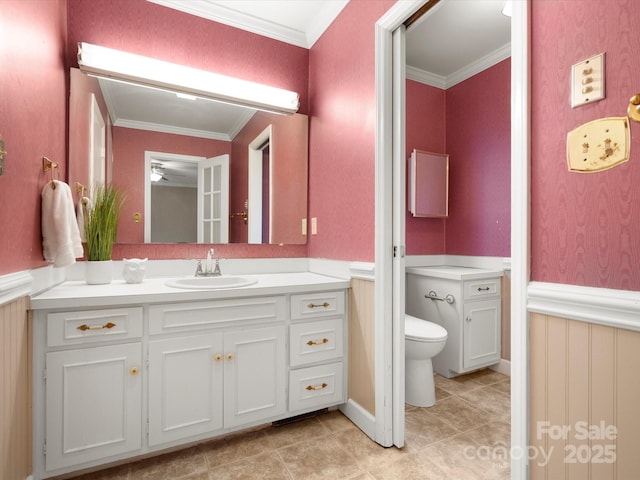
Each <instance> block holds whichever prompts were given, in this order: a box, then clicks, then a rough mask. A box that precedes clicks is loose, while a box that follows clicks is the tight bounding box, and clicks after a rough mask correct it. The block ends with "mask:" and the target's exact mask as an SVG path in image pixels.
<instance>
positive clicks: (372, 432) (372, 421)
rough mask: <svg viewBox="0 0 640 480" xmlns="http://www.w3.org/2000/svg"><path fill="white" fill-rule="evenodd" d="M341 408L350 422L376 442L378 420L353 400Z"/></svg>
mask: <svg viewBox="0 0 640 480" xmlns="http://www.w3.org/2000/svg"><path fill="white" fill-rule="evenodd" d="M339 408H340V411H341V412H342V413H344V415H345V416H346V417H347V418H348V419H349V420H351V421H352V422H353V423H354V424H355V425H356V426H357V427H358V428H359V429H360V430H362V431H363V432H364V433H365V434H366V435H367V436H368V437H369V438H371V440H374V441H375V436H376V418H375V417H374V416H373V415H371V414H370V413H369V412H368V411H367V410H365V409H364V408H362V407H361V406H360V405H359V404H358V403H357V402H355V401H353V400H351V399H349V400H347V403H345V404H344V405H341V406H340V407H339Z"/></svg>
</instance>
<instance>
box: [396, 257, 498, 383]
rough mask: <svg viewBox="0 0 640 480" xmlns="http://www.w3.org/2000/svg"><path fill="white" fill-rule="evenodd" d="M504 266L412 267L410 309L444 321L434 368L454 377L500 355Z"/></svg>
mask: <svg viewBox="0 0 640 480" xmlns="http://www.w3.org/2000/svg"><path fill="white" fill-rule="evenodd" d="M502 275H503V272H502V271H500V270H485V269H477V268H468V267H451V266H441V267H411V268H407V282H406V311H407V313H408V314H409V315H413V316H415V317H418V318H422V319H425V320H428V321H430V322H433V323H437V324H438V325H442V326H443V327H444V328H445V329H446V330H447V343H446V345H445V347H444V349H443V351H442V352H441V353H440V354H438V355H436V356H435V357H434V358H433V360H432V362H433V369H434V371H435V372H436V373H438V374H440V375H443V376H445V377H448V378H451V377H454V376H456V375H459V374H462V373H467V372H470V371H472V370H477V369H479V368H483V367H487V366H489V365H494V364H496V363H498V362H499V361H500V326H501V321H502V312H501V298H500V297H501V295H500V293H501V287H500V285H501V277H502Z"/></svg>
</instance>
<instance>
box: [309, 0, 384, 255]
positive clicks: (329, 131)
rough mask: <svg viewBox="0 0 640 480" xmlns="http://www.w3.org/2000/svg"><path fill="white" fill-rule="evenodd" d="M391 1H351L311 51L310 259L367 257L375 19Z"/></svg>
mask: <svg viewBox="0 0 640 480" xmlns="http://www.w3.org/2000/svg"><path fill="white" fill-rule="evenodd" d="M394 3H395V2H394V1H391V0H384V1H383V0H379V1H373V2H372V1H369V0H352V1H351V2H349V4H348V5H347V6H346V7H345V9H344V10H343V11H342V13H341V14H340V16H339V17H338V18H337V19H336V20H335V21H334V22H333V23H332V24H331V26H330V27H329V29H327V31H326V32H325V33H324V35H323V36H322V37H321V38H320V40H318V41H317V42H316V44H315V45H314V46H313V47H312V48H311V51H310V56H309V92H310V95H311V96H310V108H311V119H310V124H311V133H310V137H309V159H310V165H309V217H316V218H317V219H318V234H317V235H311V236H310V237H309V256H310V257H320V258H331V259H344V260H358V261H373V260H374V255H375V251H374V250H375V249H374V247H375V221H374V219H375V125H376V100H375V23H376V21H378V19H379V18H380V17H381V16H382V15H383V14H384V13H385V12H386V10H387V9H388V8H389V7H391V6H392V5H393V4H394Z"/></svg>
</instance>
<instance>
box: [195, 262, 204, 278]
mask: <svg viewBox="0 0 640 480" xmlns="http://www.w3.org/2000/svg"><path fill="white" fill-rule="evenodd" d="M203 273H204V272H203V271H202V260H198V263H197V265H196V277H197V276H198V275H202V274H203Z"/></svg>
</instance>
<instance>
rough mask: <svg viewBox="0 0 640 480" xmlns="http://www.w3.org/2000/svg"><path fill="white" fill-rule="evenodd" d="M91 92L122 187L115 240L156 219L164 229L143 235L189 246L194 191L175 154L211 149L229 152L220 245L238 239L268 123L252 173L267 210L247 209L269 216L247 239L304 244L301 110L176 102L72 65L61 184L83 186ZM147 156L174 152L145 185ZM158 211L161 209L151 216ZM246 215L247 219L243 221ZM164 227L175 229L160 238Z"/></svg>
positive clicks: (189, 167) (140, 238)
mask: <svg viewBox="0 0 640 480" xmlns="http://www.w3.org/2000/svg"><path fill="white" fill-rule="evenodd" d="M116 83H117V85H114V84H116ZM113 87H118V88H113ZM91 95H94V96H95V98H96V103H97V105H98V106H99V108H100V112H101V115H102V117H103V118H104V121H105V125H106V128H105V135H106V141H105V144H106V146H105V158H106V167H105V171H106V173H105V176H106V180H107V181H111V182H113V183H115V184H117V185H119V186H120V187H122V188H123V189H124V191H125V192H126V193H127V202H126V204H125V207H124V209H123V213H122V216H121V221H120V225H119V228H118V243H142V242H145V223H150V225H151V226H153V221H154V218H155V217H157V216H160V217H161V218H162V221H163V222H164V223H165V227H163V229H162V230H163V232H164V233H162V234H161V235H158V236H157V237H156V238H154V237H152V236H150V235H147V236H146V241H151V242H169V243H176V242H187V243H193V242H195V241H196V240H197V238H196V240H194V239H193V231H192V227H187V226H186V225H185V224H186V223H188V224H189V225H193V224H195V225H196V226H197V224H198V223H197V217H198V212H197V208H196V209H193V205H194V203H195V204H196V205H197V201H194V196H195V198H197V194H195V193H193V191H194V190H197V183H196V179H197V173H195V172H197V169H195V167H194V165H193V161H191V162H178V161H175V159H176V158H180V157H181V156H182V157H185V158H186V157H189V158H192V160H193V158H199V159H206V158H211V157H217V156H220V155H228V156H229V188H228V199H227V201H226V204H227V206H228V209H227V213H225V215H226V217H227V221H228V229H227V232H226V235H223V237H224V236H226V237H228V241H229V242H234V243H247V242H248V226H249V225H248V224H249V222H250V221H251V217H252V211H251V209H250V210H249V211H248V210H247V206H246V205H247V201H248V199H249V197H250V194H249V166H248V164H249V144H250V143H251V142H252V141H254V140H255V138H256V137H257V136H258V134H259V133H260V132H262V131H263V130H264V129H265V128H266V127H267V126H271V129H272V135H271V139H270V141H269V148H268V149H267V150H266V151H267V152H268V153H269V158H270V161H269V162H267V163H266V164H265V165H267V167H266V168H264V169H263V171H262V172H261V174H260V175H261V179H263V181H264V185H265V188H264V189H263V190H262V191H263V192H268V195H267V196H266V197H265V199H264V200H265V208H267V210H266V211H265V209H263V208H262V204H261V203H255V204H254V206H253V215H254V217H260V218H261V219H264V220H265V222H267V220H268V223H265V225H264V227H261V231H263V232H265V233H264V234H263V235H262V236H261V237H260V240H259V241H255V240H254V243H274V244H280V245H295V244H305V243H306V235H303V234H302V229H301V225H302V223H303V220H304V219H306V213H307V171H308V119H307V116H306V115H302V114H294V115H279V114H273V113H266V112H261V111H256V110H253V109H248V108H244V107H235V106H230V105H225V104H221V103H219V102H213V101H210V100H202V99H198V100H194V99H192V98H179V97H178V95H176V94H175V93H172V92H166V91H157V90H156V91H153V90H150V89H148V88H144V87H138V86H134V85H129V84H121V83H119V82H110V81H106V80H103V79H100V80H98V79H96V78H93V77H89V76H88V75H85V74H84V73H82V72H80V71H79V70H78V69H76V68H72V69H71V91H70V112H69V122H70V128H69V181H70V182H80V183H82V184H84V185H87V186H90V185H91V184H92V180H91V178H90V177H89V163H88V159H87V158H88V157H87V155H88V152H89V151H90V144H89V139H90V118H91V117H90V114H91V109H90V108H89V107H88V106H89V105H90V98H91ZM214 109H215V110H214ZM231 114H234V115H235V116H233V117H232V116H230V115H231ZM134 117H135V118H134ZM169 117H172V118H174V119H175V118H178V119H179V120H180V122H179V123H176V122H175V121H174V120H171V119H169ZM149 152H156V153H163V154H165V156H167V155H168V156H169V157H171V156H172V157H173V160H171V161H169V160H168V158H169V157H167V160H165V161H157V162H155V163H156V164H157V165H156V167H157V168H156V169H155V172H156V173H157V172H160V173H161V175H162V178H164V180H162V179H161V180H159V181H157V182H153V183H154V185H153V187H152V186H151V183H152V182H151V180H150V173H151V162H149V161H148V162H145V155H146V156H147V157H148V155H149ZM189 178H190V180H188V179H189ZM161 189H163V190H164V191H163V192H161ZM147 190H150V191H151V192H153V191H156V192H161V193H158V194H157V196H156V197H155V198H154V196H153V194H149V195H148V196H147V198H149V199H151V202H153V203H154V204H156V206H157V207H158V208H155V210H156V214H155V215H154V213H152V211H151V204H146V203H145V191H147ZM189 190H191V192H190V191H189ZM183 199H185V201H184V202H183ZM186 199H188V200H186ZM267 203H268V205H267ZM189 204H190V205H191V207H189ZM163 211H164V214H162V213H160V214H158V212H163ZM172 212H175V213H176V214H177V215H178V216H179V217H180V218H179V219H178V217H175V218H174V219H172V218H171V215H170V214H171V213H172ZM240 213H244V214H245V215H244V216H243V215H239V214H240ZM247 215H248V222H245V221H244V217H246V216H247ZM172 223H173V224H174V225H175V229H173V230H175V232H174V233H173V234H168V232H169V231H171V230H172V228H171V224H172ZM167 225H169V227H168V228H166V227H167ZM187 231H188V232H187ZM203 242H204V243H212V242H209V241H207V240H203ZM213 243H219V242H213ZM221 243H224V242H221Z"/></svg>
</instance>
